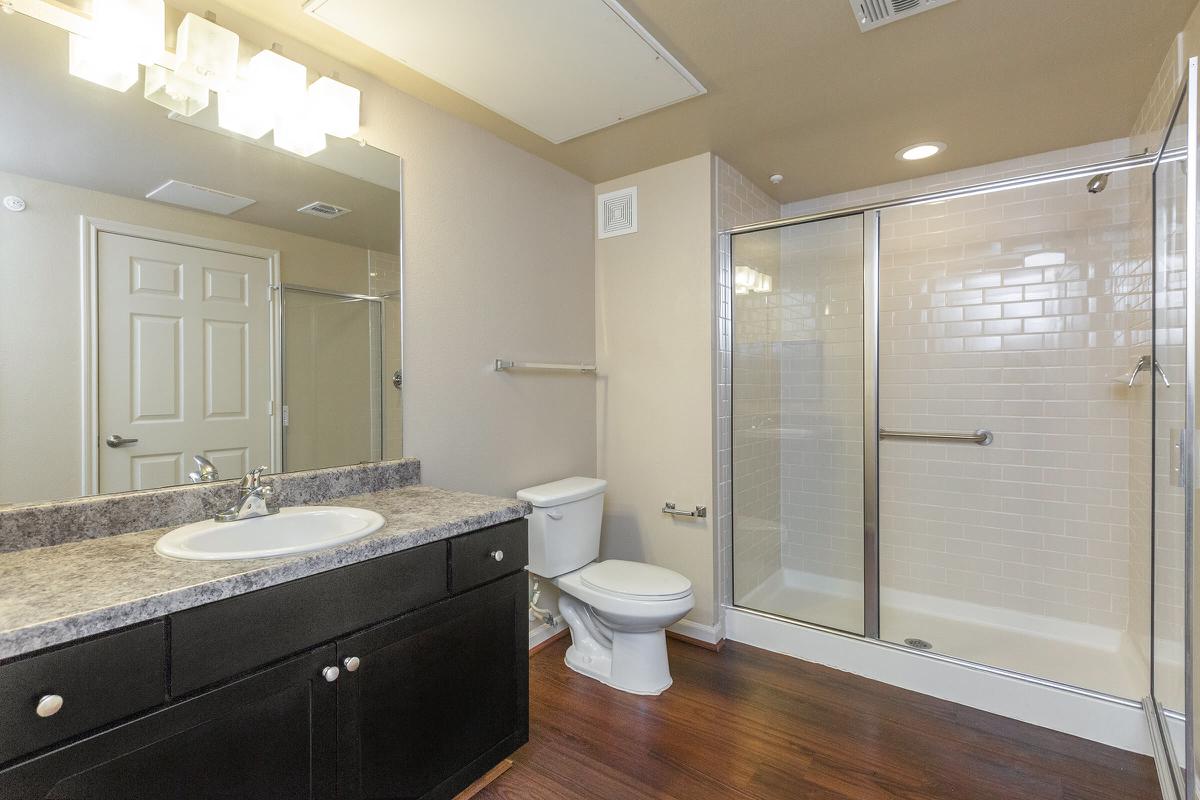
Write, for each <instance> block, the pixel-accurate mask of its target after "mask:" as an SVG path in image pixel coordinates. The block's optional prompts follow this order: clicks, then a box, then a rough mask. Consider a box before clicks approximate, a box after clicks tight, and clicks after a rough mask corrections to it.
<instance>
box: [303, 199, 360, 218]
mask: <svg viewBox="0 0 1200 800" xmlns="http://www.w3.org/2000/svg"><path fill="white" fill-rule="evenodd" d="M296 210H297V211H299V212H300V213H301V214H312V215H313V216H314V217H320V218H322V219H333V218H334V217H340V216H342V215H343V214H349V213H350V209H348V208H342V207H341V206H335V205H334V204H333V203H322V202H321V201H320V200H318V201H316V202H313V203H309V204H308V205H306V206H301V207H300V208H297V209H296Z"/></svg>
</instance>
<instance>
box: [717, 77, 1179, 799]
mask: <svg viewBox="0 0 1200 800" xmlns="http://www.w3.org/2000/svg"><path fill="white" fill-rule="evenodd" d="M1197 63H1198V62H1197V59H1195V58H1193V59H1191V60H1190V61H1189V64H1188V79H1187V82H1186V85H1185V86H1184V87H1182V92H1181V100H1180V102H1181V103H1186V104H1187V107H1188V108H1189V110H1190V115H1189V119H1188V142H1187V146H1185V147H1179V148H1174V149H1171V150H1167V149H1166V147H1165V145H1166V141H1165V140H1164V143H1163V147H1161V148H1160V149H1159V150H1158V151H1155V152H1149V153H1145V154H1142V155H1135V156H1128V157H1125V158H1118V159H1112V160H1107V161H1101V162H1095V163H1091V164H1084V165H1080V166H1075V167H1067V168H1062V169H1056V170H1048V171H1044V172H1038V173H1031V174H1028V175H1022V176H1017V177H1011V178H1003V179H999V180H993V181H986V182H982V183H977V184H971V185H968V186H962V187H959V188H954V189H946V190H940V191H936V192H929V193H923V194H917V195H910V196H907V197H898V198H894V199H890V200H884V201H879V202H875V203H868V204H862V205H857V206H850V207H845V208H840V209H834V210H831V211H825V212H815V213H809V214H801V215H796V216H791V217H785V218H780V219H776V220H770V221H765V222H759V223H753V224H749V225H739V226H736V227H732V228H728V229H726V230H723V231H720V232H719V233H718V252H719V253H720V258H721V263H720V264H719V269H720V270H722V271H727V274H729V275H731V276H732V270H733V245H734V237H735V236H737V235H738V234H748V233H755V232H759V231H767V230H776V229H783V228H790V227H793V226H800V225H803V224H805V223H811V222H820V221H824V220H833V219H841V218H846V217H853V216H861V218H862V221H863V334H864V338H863V360H864V364H863V367H864V369H863V426H864V430H863V432H864V436H863V511H864V517H863V579H864V588H863V592H864V598H863V599H864V608H863V615H864V633H863V634H861V635H860V634H858V633H854V632H851V631H846V630H842V629H838V628H832V627H829V626H827V625H822V624H819V623H814V622H808V621H805V620H800V619H795V618H791V617H785V616H781V615H780V614H776V613H771V612H765V611H758V610H756V609H753V608H748V607H744V606H740V605H738V604H737V602H736V601H735V600H734V598H733V596H732V592H731V593H730V596H729V603H730V605H731V606H732V607H734V608H737V609H738V610H740V611H745V612H748V613H751V614H754V615H757V616H760V617H764V618H768V619H775V620H778V621H781V622H784V623H788V624H791V625H799V626H802V627H807V628H812V629H815V630H819V631H822V632H825V633H833V634H836V635H839V636H844V637H847V638H850V639H854V640H860V641H863V640H865V641H868V642H870V643H872V644H874V645H877V646H882V647H887V648H891V649H894V650H901V651H904V652H906V653H911V654H915V655H917V656H920V657H923V658H930V659H935V660H939V661H943V662H948V663H952V664H956V665H959V666H964V667H968V668H970V669H974V670H979V671H982V672H988V673H992V674H995V675H1002V676H1005V677H1011V678H1017V679H1020V680H1023V681H1027V682H1031V683H1034V684H1039V685H1043V686H1048V687H1053V688H1056V689H1061V690H1065V691H1069V692H1072V693H1076V694H1080V695H1083V696H1086V697H1092V698H1096V699H1101V700H1105V701H1110V702H1117V703H1119V704H1121V705H1125V706H1131V707H1135V708H1136V707H1140V704H1139V703H1138V701H1137V700H1136V699H1133V698H1126V697H1120V696H1116V695H1111V694H1108V693H1106V692H1100V691H1095V690H1092V689H1088V688H1085V687H1081V686H1075V685H1071V684H1065V683H1061V682H1059V681H1054V680H1049V679H1046V678H1040V677H1037V676H1034V675H1029V674H1027V673H1021V672H1016V671H1013V670H1009V669H1004V668H1002V667H995V666H991V665H989V664H985V663H981V662H977V661H969V660H966V659H962V658H958V657H955V656H949V655H945V654H941V653H936V652H929V651H921V650H916V649H914V648H911V647H907V646H903V645H900V644H897V643H893V642H889V641H887V640H884V639H881V638H880V582H879V567H880V549H879V545H880V523H879V441H880V438H879V435H878V431H879V260H880V217H881V212H882V211H884V210H885V209H889V208H900V207H908V206H917V205H924V204H927V203H933V202H938V201H944V200H951V199H956V198H963V197H971V196H975V195H981V194H990V193H992V192H997V191H1001V190H1004V189H1015V188H1022V187H1029V186H1036V185H1040V184H1046V183H1055V182H1058V181H1063V180H1069V179H1072V178H1090V177H1092V176H1094V175H1096V174H1098V173H1112V172H1123V171H1129V170H1136V169H1140V168H1151V169H1153V168H1154V167H1156V166H1157V165H1158V164H1161V163H1164V162H1171V161H1179V160H1184V159H1186V161H1187V164H1188V165H1189V166H1191V165H1193V164H1198V163H1200V162H1198V161H1197V157H1198V155H1200V153H1198V148H1197V106H1198V105H1200V98H1198V96H1197V95H1198V94H1200V91H1197V90H1198V89H1200V80H1198V79H1197V71H1198V67H1197ZM1198 171H1200V170H1197V169H1189V170H1188V174H1189V180H1188V189H1187V196H1188V200H1187V202H1188V206H1187V208H1188V212H1187V232H1186V237H1187V245H1186V248H1187V254H1186V267H1185V269H1186V272H1187V277H1188V280H1187V290H1186V303H1187V310H1186V314H1187V323H1186V324H1187V331H1188V332H1189V333H1190V334H1191V335H1189V336H1187V337H1186V338H1187V355H1186V360H1187V365H1186V395H1187V397H1186V411H1185V415H1186V422H1185V426H1184V431H1185V434H1184V435H1185V436H1186V437H1187V439H1186V440H1187V441H1188V442H1189V443H1190V445H1191V446H1190V447H1185V448H1181V453H1182V454H1181V462H1182V463H1181V469H1182V470H1184V471H1185V472H1184V474H1185V476H1186V477H1185V482H1186V483H1187V484H1188V485H1189V486H1192V487H1193V488H1194V483H1193V471H1192V470H1193V466H1192V465H1193V462H1197V463H1200V459H1198V457H1197V456H1196V455H1194V448H1195V445H1196V437H1195V436H1193V435H1192V430H1193V428H1194V424H1195V381H1196V358H1197V352H1196V349H1197V348H1196V336H1195V334H1196V289H1197V268H1196V263H1197V259H1196V255H1197V253H1196V249H1197V247H1196V242H1197V233H1196V231H1197V225H1198V218H1200V217H1198V212H1197V208H1198V206H1197V201H1198V200H1200V190H1198V186H1197V184H1198V182H1200V180H1198V179H1200V176H1198V175H1197V174H1196V173H1197V172H1198ZM728 291H732V288H731V287H730V288H729V289H728ZM732 307H733V304H732V303H730V308H731V309H732ZM731 320H732V326H733V329H736V319H735V318H733V314H732V311H731ZM731 336H732V329H731ZM729 348H730V353H731V358H732V341H731V342H730V345H729ZM730 381H731V383H732V371H731V375H730ZM731 402H732V393H731ZM732 419H733V417H732V410H731V413H730V417H729V423H728V425H729V427H730V430H729V431H728V435H729V437H730V439H729V440H730V442H732ZM730 467H731V469H732V459H731V461H730ZM732 477H733V476H732V473H731V479H732ZM1193 494H1194V492H1192V491H1187V492H1186V493H1185V531H1184V536H1185V551H1186V552H1185V568H1184V572H1185V576H1184V583H1185V605H1186V609H1185V617H1186V620H1185V633H1184V637H1185V645H1184V650H1185V653H1184V659H1185V667H1184V673H1185V681H1186V690H1185V691H1186V698H1185V703H1184V706H1185V712H1184V714H1183V715H1182V716H1183V717H1184V722H1185V740H1186V745H1185V751H1186V752H1185V756H1184V757H1185V763H1187V764H1189V765H1190V764H1193V763H1194V759H1195V743H1194V735H1193V726H1192V724H1191V720H1192V719H1194V716H1193V714H1192V709H1193V704H1194V699H1195V698H1193V692H1192V677H1191V676H1192V660H1193V659H1192V643H1191V633H1192V631H1191V627H1192V611H1193V609H1192V597H1193V591H1192V588H1193V587H1192V584H1193V577H1192V575H1193V572H1194V570H1193V565H1192V557H1193V548H1192V528H1193V524H1192V516H1193V513H1194V508H1193V505H1194V504H1193ZM731 495H732V492H731ZM716 496H717V497H718V498H720V497H721V495H720V493H719V492H717V493H716ZM730 510H731V509H722V510H721V512H722V514H724V513H727V512H728V511H730ZM733 533H734V531H733V529H732V528H731V530H730V536H731V537H732V536H733ZM1152 535H1153V526H1152ZM730 545H731V547H733V546H734V545H733V542H732V541H731V542H730ZM1151 557H1153V553H1151ZM734 558H736V552H733V553H732V555H731V559H730V562H729V564H728V565H727V567H728V571H727V573H726V574H725V575H724V578H725V580H726V581H728V582H729V583H728V584H727V585H729V586H732V581H733V574H732V567H733V559H734ZM1151 613H1153V607H1152V608H1151ZM1167 716H1168V717H1171V718H1174V719H1176V720H1178V719H1179V717H1180V715H1179V714H1177V713H1176V712H1173V711H1168V712H1167ZM1193 777H1194V776H1193ZM1187 784H1188V786H1187V789H1188V792H1187V800H1200V789H1198V787H1197V785H1196V782H1195V780H1189V781H1187Z"/></svg>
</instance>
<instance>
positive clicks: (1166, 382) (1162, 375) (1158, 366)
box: [1154, 361, 1171, 389]
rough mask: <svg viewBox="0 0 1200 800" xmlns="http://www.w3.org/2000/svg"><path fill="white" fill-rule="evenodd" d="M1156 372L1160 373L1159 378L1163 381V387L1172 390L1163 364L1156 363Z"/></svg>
mask: <svg viewBox="0 0 1200 800" xmlns="http://www.w3.org/2000/svg"><path fill="white" fill-rule="evenodd" d="M1154 370H1155V372H1157V373H1158V377H1160V378H1162V379H1163V386H1165V387H1167V388H1168V389H1170V388H1171V382H1170V381H1169V380H1167V373H1165V372H1163V368H1162V364H1159V363H1158V362H1157V361H1155V362H1154Z"/></svg>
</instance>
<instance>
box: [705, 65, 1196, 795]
mask: <svg viewBox="0 0 1200 800" xmlns="http://www.w3.org/2000/svg"><path fill="white" fill-rule="evenodd" d="M1189 67H1190V70H1189V75H1190V80H1189V82H1188V85H1187V87H1186V88H1185V89H1184V91H1183V92H1182V94H1181V96H1180V102H1179V106H1178V109H1177V112H1176V116H1175V118H1174V119H1173V121H1172V123H1171V125H1170V126H1169V130H1168V131H1167V132H1165V135H1164V140H1163V143H1162V146H1161V147H1160V148H1159V149H1158V150H1157V151H1156V152H1154V153H1148V154H1145V155H1140V156H1134V157H1129V158H1124V159H1117V160H1113V161H1108V162H1104V163H1100V164H1091V165H1087V166H1083V167H1077V168H1069V169H1061V170H1057V171H1052V172H1045V173H1041V174H1034V175H1028V176H1022V177H1016V178H1005V179H1003V180H998V181H994V182H992V183H988V184H978V185H974V186H969V187H964V188H961V189H953V190H946V191H942V192H938V193H935V194H928V195H921V196H915V197H909V198H903V199H897V200H889V201H886V202H880V203H877V204H874V205H864V206H859V207H854V208H847V209H842V210H838V211H832V212H828V213H820V214H810V215H805V216H802V217H793V218H788V219H781V220H776V221H771V222H765V223H759V224H754V225H746V226H742V227H739V228H735V229H732V230H730V231H728V232H726V233H724V234H722V235H723V236H728V237H729V240H728V242H726V243H723V244H727V245H728V246H727V247H725V246H723V247H722V248H721V250H722V252H725V253H729V254H730V259H731V260H730V262H729V263H728V264H726V265H724V268H728V269H729V270H730V272H731V273H734V272H735V271H736V273H737V274H738V275H739V276H740V275H741V274H742V273H745V274H753V275H754V276H756V279H755V280H752V281H742V280H738V281H735V282H733V283H734V286H735V287H736V288H735V290H734V292H733V293H732V297H731V298H730V299H731V301H732V303H731V305H732V309H733V311H732V319H733V324H732V332H733V336H732V342H731V354H730V355H731V365H732V376H731V382H732V392H731V395H732V412H731V414H730V419H731V422H730V425H731V430H730V432H729V434H730V442H731V458H730V464H731V476H732V498H731V505H732V517H733V526H732V543H731V544H732V558H731V560H730V561H731V563H730V566H729V568H728V569H729V572H730V574H728V575H726V580H727V581H728V582H729V585H730V588H729V590H728V600H729V601H730V602H731V604H732V605H733V606H734V607H736V608H738V609H742V610H747V611H751V612H755V613H759V614H762V615H769V616H771V617H774V618H782V619H785V620H791V621H794V622H795V623H796V624H801V625H806V626H819V627H820V628H823V629H831V630H834V631H837V632H841V633H843V634H849V635H852V636H859V637H862V638H863V639H865V640H868V641H872V640H874V641H877V642H879V643H880V644H889V645H894V646H899V647H902V648H906V649H907V650H910V651H912V652H914V653H922V654H928V655H930V656H932V657H936V658H940V659H944V660H946V659H948V660H952V661H955V662H957V663H961V664H964V665H968V666H970V665H975V666H978V667H979V668H983V669H987V670H990V671H993V672H996V673H1001V674H1005V675H1009V676H1011V677H1014V678H1018V679H1021V680H1027V681H1033V682H1038V683H1041V684H1044V685H1049V686H1062V687H1071V689H1072V691H1077V692H1082V693H1088V694H1091V695H1095V696H1096V697H1102V698H1108V699H1112V700H1113V701H1115V702H1121V703H1124V704H1126V705H1133V706H1134V707H1135V708H1136V705H1134V704H1136V703H1139V702H1141V703H1142V704H1143V706H1144V708H1145V710H1146V715H1147V718H1148V720H1149V722H1150V727H1151V740H1152V742H1153V743H1154V745H1155V747H1156V748H1160V749H1161V750H1162V753H1161V758H1160V759H1159V760H1158V763H1159V765H1160V782H1161V783H1162V785H1163V786H1164V787H1166V788H1164V796H1166V797H1180V798H1182V797H1195V796H1196V787H1195V781H1194V779H1192V780H1188V779H1186V778H1185V777H1184V775H1185V774H1187V775H1192V776H1194V774H1195V770H1194V769H1193V768H1192V763H1193V755H1192V754H1193V753H1194V751H1195V747H1194V746H1193V744H1192V741H1191V725H1190V719H1191V713H1190V711H1191V708H1192V695H1193V692H1192V689H1191V686H1190V685H1189V680H1191V678H1190V676H1191V670H1190V663H1191V654H1190V642H1191V639H1190V636H1189V630H1190V628H1189V626H1190V621H1191V619H1192V610H1191V603H1192V599H1193V595H1192V592H1191V586H1192V579H1191V576H1192V572H1193V570H1192V564H1191V558H1192V547H1191V543H1192V517H1193V513H1194V503H1193V493H1194V488H1195V483H1194V478H1193V475H1192V462H1193V459H1194V458H1195V456H1194V455H1193V437H1192V433H1191V432H1192V431H1193V429H1194V423H1195V379H1196V376H1195V365H1196V333H1197V328H1196V320H1195V309H1196V296H1195V295H1196V285H1195V276H1196V269H1195V261H1196V223H1195V221H1196V218H1197V190H1196V181H1195V180H1194V179H1193V178H1189V174H1190V175H1195V173H1196V170H1194V169H1193V170H1188V169H1187V167H1188V165H1189V164H1191V163H1192V160H1193V159H1194V158H1195V157H1196V138H1197V132H1196V125H1195V124H1194V121H1195V119H1196V104H1197V97H1196V91H1195V90H1196V71H1197V65H1196V62H1195V60H1193V61H1192V62H1191V64H1190V65H1189ZM1143 698H1144V700H1143ZM1168 718H1171V719H1174V720H1176V721H1178V720H1188V721H1189V724H1187V726H1186V730H1187V741H1186V745H1185V748H1184V749H1186V754H1185V753H1183V752H1179V753H1178V754H1177V757H1175V758H1172V757H1171V751H1170V748H1171V743H1170V737H1169V734H1168V728H1169V727H1170V726H1169V724H1168V722H1167V720H1168ZM1172 762H1175V763H1172ZM1178 763H1182V764H1183V765H1184V770H1183V771H1181V770H1180V769H1179V768H1178V766H1177V765H1178ZM1168 791H1169V792H1170V793H1169V794H1168V793H1167V792H1168Z"/></svg>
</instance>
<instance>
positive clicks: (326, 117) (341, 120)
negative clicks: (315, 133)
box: [308, 78, 362, 139]
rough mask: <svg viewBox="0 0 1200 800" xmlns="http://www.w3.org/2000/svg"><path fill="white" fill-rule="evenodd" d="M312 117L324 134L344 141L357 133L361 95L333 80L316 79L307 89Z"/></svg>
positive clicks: (356, 90)
mask: <svg viewBox="0 0 1200 800" xmlns="http://www.w3.org/2000/svg"><path fill="white" fill-rule="evenodd" d="M308 102H309V106H310V107H311V109H312V114H313V116H314V117H315V118H316V119H317V120H319V121H320V124H321V127H322V128H323V129H324V131H325V133H328V134H329V135H331V136H340V137H341V138H343V139H345V138H348V137H350V136H353V135H355V134H356V133H358V127H359V106H360V105H361V103H362V93H361V92H359V90H358V89H355V88H354V87H353V86H347V85H346V84H344V83H341V82H340V81H335V80H334V79H333V78H317V80H316V81H315V82H314V83H313V85H312V86H309V87H308Z"/></svg>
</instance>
